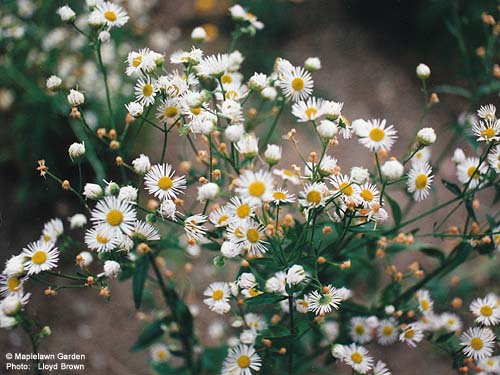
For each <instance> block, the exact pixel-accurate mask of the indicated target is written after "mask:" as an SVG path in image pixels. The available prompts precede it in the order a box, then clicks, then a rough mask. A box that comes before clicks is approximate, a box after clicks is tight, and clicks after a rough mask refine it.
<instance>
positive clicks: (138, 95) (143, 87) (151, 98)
mask: <svg viewBox="0 0 500 375" xmlns="http://www.w3.org/2000/svg"><path fill="white" fill-rule="evenodd" d="M157 91H158V88H157V87H156V82H154V81H151V78H150V77H149V76H148V77H147V78H146V79H144V78H142V77H141V78H139V79H138V80H137V83H136V84H135V89H134V93H135V99H136V101H137V102H138V103H140V104H142V105H143V106H149V105H152V104H154V102H155V96H156V93H157Z"/></svg>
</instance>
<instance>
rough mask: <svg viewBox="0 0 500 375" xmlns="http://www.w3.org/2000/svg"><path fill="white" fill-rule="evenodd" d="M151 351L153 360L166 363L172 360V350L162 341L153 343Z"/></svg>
mask: <svg viewBox="0 0 500 375" xmlns="http://www.w3.org/2000/svg"><path fill="white" fill-rule="evenodd" d="M149 353H150V355H151V359H152V360H153V362H157V363H166V362H168V361H169V360H170V358H171V356H172V355H171V354H170V351H169V350H168V347H167V346H166V345H165V344H162V343H156V344H153V345H151V348H150V349H149Z"/></svg>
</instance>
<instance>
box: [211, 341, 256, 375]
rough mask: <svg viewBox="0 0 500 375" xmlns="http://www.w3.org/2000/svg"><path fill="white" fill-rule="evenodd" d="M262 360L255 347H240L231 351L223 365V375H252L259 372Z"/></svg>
mask: <svg viewBox="0 0 500 375" xmlns="http://www.w3.org/2000/svg"><path fill="white" fill-rule="evenodd" d="M261 366H262V360H261V358H260V356H259V355H258V354H257V353H256V351H255V349H254V347H253V346H248V345H243V344H242V345H238V346H237V347H234V348H231V349H229V353H228V355H227V357H226V358H225V359H224V363H223V365H222V370H221V375H252V370H253V371H259V370H260V367H261Z"/></svg>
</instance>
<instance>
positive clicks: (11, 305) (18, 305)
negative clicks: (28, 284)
mask: <svg viewBox="0 0 500 375" xmlns="http://www.w3.org/2000/svg"><path fill="white" fill-rule="evenodd" d="M30 296H31V294H30V293H27V294H25V295H22V294H19V295H18V294H11V295H9V296H7V297H5V298H4V299H3V300H2V301H1V302H0V311H1V312H2V314H4V315H5V316H15V315H16V314H17V313H18V312H19V311H21V310H22V309H23V308H24V306H25V305H26V304H27V303H28V300H29V298H30Z"/></svg>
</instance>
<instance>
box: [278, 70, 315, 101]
mask: <svg viewBox="0 0 500 375" xmlns="http://www.w3.org/2000/svg"><path fill="white" fill-rule="evenodd" d="M313 85H314V82H313V80H312V78H311V73H309V72H308V71H306V70H304V69H303V68H300V67H291V69H285V70H284V71H283V72H281V76H280V79H279V81H278V86H279V87H280V88H281V90H282V91H283V94H284V95H285V96H286V97H287V98H288V99H292V100H293V101H295V102H296V101H299V100H305V99H307V98H308V97H309V95H311V93H312V90H313Z"/></svg>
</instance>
